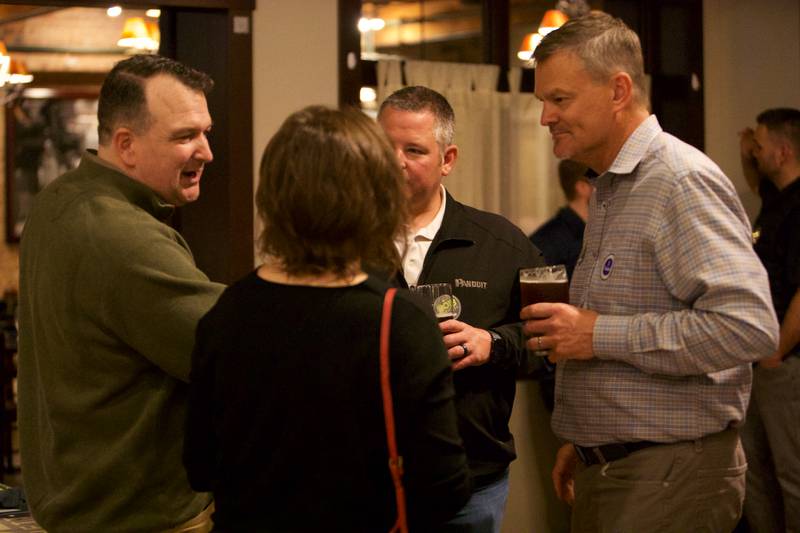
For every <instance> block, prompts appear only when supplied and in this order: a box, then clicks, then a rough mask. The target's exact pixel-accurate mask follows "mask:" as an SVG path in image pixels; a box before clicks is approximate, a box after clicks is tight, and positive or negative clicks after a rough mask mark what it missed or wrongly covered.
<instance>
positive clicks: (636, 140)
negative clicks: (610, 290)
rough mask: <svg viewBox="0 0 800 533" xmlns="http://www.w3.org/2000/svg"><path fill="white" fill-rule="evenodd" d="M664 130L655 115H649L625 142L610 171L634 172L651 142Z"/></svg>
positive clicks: (619, 172) (618, 172)
mask: <svg viewBox="0 0 800 533" xmlns="http://www.w3.org/2000/svg"><path fill="white" fill-rule="evenodd" d="M662 131H663V130H662V129H661V125H660V124H659V123H658V119H657V118H656V116H655V115H650V116H649V117H647V118H646V119H645V120H644V121H643V122H642V123H641V124H639V126H638V127H637V128H636V129H635V130H634V131H633V133H631V135H630V136H629V137H628V139H627V140H626V141H625V144H623V145H622V149H621V150H620V151H619V153H618V154H617V157H616V159H614V162H613V163H612V164H611V167H609V169H608V172H611V173H613V174H630V173H631V172H633V171H634V169H635V168H636V165H638V164H639V162H640V161H641V160H642V159H643V158H644V156H645V155H646V154H647V149H648V148H649V147H650V143H651V142H652V141H653V139H655V137H656V135H658V134H659V133H661V132H662Z"/></svg>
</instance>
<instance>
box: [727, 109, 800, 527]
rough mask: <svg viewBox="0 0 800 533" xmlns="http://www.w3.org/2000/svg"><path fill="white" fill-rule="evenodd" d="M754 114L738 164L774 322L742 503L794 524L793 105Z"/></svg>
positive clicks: (797, 133)
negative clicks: (754, 198)
mask: <svg viewBox="0 0 800 533" xmlns="http://www.w3.org/2000/svg"><path fill="white" fill-rule="evenodd" d="M756 122H757V126H756V129H755V130H753V129H751V128H746V129H745V130H743V131H742V132H741V137H740V141H741V142H740V147H741V156H742V169H743V171H744V175H745V178H746V179H747V182H748V184H749V185H750V187H751V188H752V189H753V190H754V192H758V193H759V195H760V196H761V200H762V204H761V212H760V213H759V215H758V218H757V219H756V223H755V228H754V232H753V238H754V241H755V244H754V248H755V251H756V253H757V254H758V257H759V258H760V259H761V262H762V263H764V267H765V268H766V269H767V274H768V275H769V283H770V290H771V293H772V303H773V305H774V306H775V313H776V315H777V317H778V321H779V322H780V325H781V329H780V343H779V344H778V349H777V350H776V351H775V352H774V353H772V354H770V355H769V357H766V358H764V359H762V360H760V361H759V362H758V364H757V365H756V367H755V368H754V369H753V393H752V396H751V399H750V406H749V407H748V410H747V419H746V421H745V424H744V427H743V428H742V444H743V445H744V449H745V452H746V454H747V464H748V469H747V495H746V497H745V503H744V510H745V516H746V517H747V522H748V524H749V525H750V529H751V530H752V531H754V532H755V533H762V532H763V533H769V532H773V531H800V430H798V427H799V426H800V386H798V384H800V290H798V289H800V110H797V109H789V108H778V109H768V110H766V111H764V112H763V113H761V114H759V115H758V117H756Z"/></svg>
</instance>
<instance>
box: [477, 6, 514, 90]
mask: <svg viewBox="0 0 800 533" xmlns="http://www.w3.org/2000/svg"><path fill="white" fill-rule="evenodd" d="M510 9H511V8H510V6H509V0H483V16H482V17H481V26H482V32H481V33H482V36H481V37H482V38H481V41H482V43H483V62H484V63H490V64H493V65H498V66H499V67H500V72H501V74H503V73H506V72H508V66H509V64H508V61H509V59H508V57H509V54H510V53H511V52H510V44H509V42H508V41H509V38H510V37H509V35H510V32H511V29H510V28H509V26H510V24H511V10H510ZM497 89H498V90H499V91H503V92H507V91H508V76H504V75H501V76H500V77H499V79H498V84H497Z"/></svg>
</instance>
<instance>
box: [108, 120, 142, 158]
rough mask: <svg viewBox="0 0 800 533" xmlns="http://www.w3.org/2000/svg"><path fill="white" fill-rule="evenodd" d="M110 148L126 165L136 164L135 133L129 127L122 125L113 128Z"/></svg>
mask: <svg viewBox="0 0 800 533" xmlns="http://www.w3.org/2000/svg"><path fill="white" fill-rule="evenodd" d="M111 148H112V149H113V150H114V151H115V152H116V153H117V156H119V158H120V160H121V161H122V162H123V163H125V165H126V166H129V167H135V166H136V135H135V134H134V133H133V131H131V129H130V128H126V127H124V126H122V127H119V128H117V129H116V130H114V134H113V135H112V136H111Z"/></svg>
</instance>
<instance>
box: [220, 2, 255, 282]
mask: <svg viewBox="0 0 800 533" xmlns="http://www.w3.org/2000/svg"><path fill="white" fill-rule="evenodd" d="M234 17H247V19H248V20H249V21H250V22H249V24H250V31H249V32H248V33H246V34H240V33H231V37H230V46H229V49H228V58H229V61H228V66H229V69H230V71H229V73H230V86H229V88H228V91H229V92H228V95H229V96H228V101H227V107H228V114H229V116H230V117H232V123H231V124H230V127H229V140H228V150H229V151H230V156H229V161H230V163H229V167H228V168H229V179H228V193H229V197H230V201H229V203H228V221H229V232H230V236H231V244H230V246H231V248H230V250H229V252H228V253H229V254H230V264H229V272H228V279H227V280H226V281H228V282H232V281H234V280H237V279H239V278H241V277H242V276H244V275H245V274H247V273H248V272H250V271H251V270H253V262H254V255H253V243H254V238H253V69H252V62H253V33H252V31H253V20H252V17H251V13H250V11H249V10H246V9H242V10H234V9H230V10H228V28H232V27H233V19H234ZM243 214H244V216H243Z"/></svg>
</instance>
